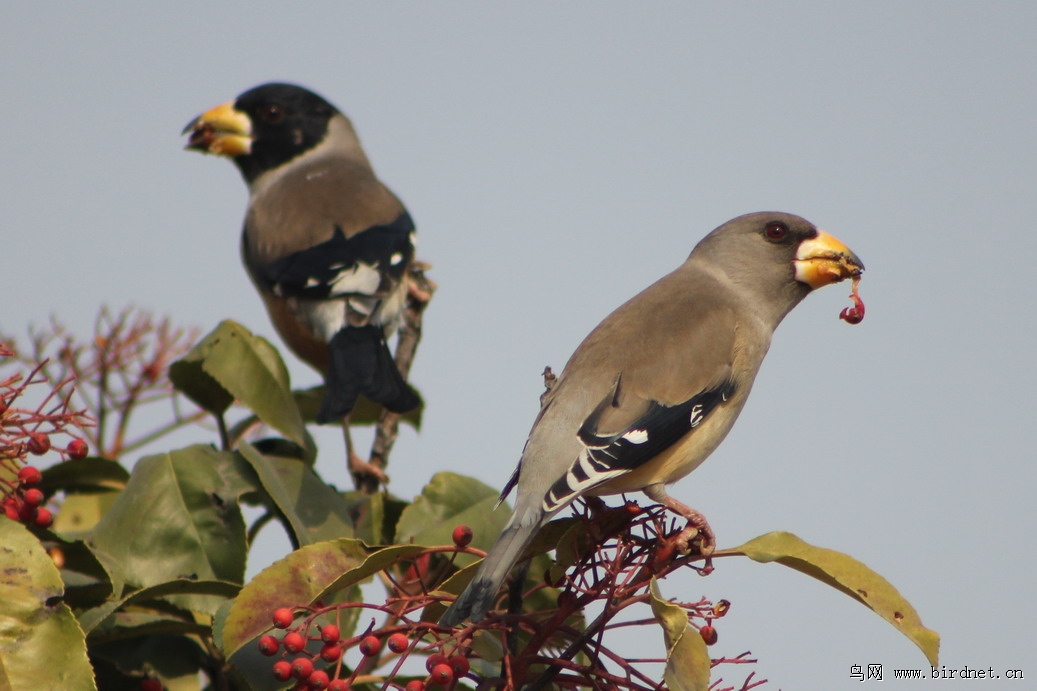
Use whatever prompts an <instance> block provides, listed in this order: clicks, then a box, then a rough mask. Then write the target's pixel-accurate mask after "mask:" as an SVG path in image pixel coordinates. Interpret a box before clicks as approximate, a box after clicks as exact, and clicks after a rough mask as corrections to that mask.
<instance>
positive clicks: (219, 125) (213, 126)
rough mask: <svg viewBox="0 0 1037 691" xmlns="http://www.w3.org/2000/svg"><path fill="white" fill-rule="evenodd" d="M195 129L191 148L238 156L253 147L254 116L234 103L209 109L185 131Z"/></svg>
mask: <svg viewBox="0 0 1037 691" xmlns="http://www.w3.org/2000/svg"><path fill="white" fill-rule="evenodd" d="M188 132H190V133H191V137H190V139H188V140H187V146H186V147H184V148H186V149H188V150H193V151H201V152H202V153H209V154H216V155H217V156H226V157H227V158H234V157H235V156H242V155H245V154H248V153H249V152H251V151H252V120H251V119H249V117H248V115H246V114H245V113H243V112H241V111H240V110H235V109H234V103H233V102H228V103H224V104H222V105H218V106H216V107H215V108H213V109H211V110H207V111H205V112H204V113H202V114H201V115H199V116H198V117H196V118H195V119H194V120H192V121H191V122H190V123H189V124H188V125H187V127H185V128H184V131H183V132H181V134H187V133H188Z"/></svg>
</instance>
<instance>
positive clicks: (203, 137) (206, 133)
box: [183, 83, 348, 183]
mask: <svg viewBox="0 0 1037 691" xmlns="http://www.w3.org/2000/svg"><path fill="white" fill-rule="evenodd" d="M336 116H338V117H339V118H341V119H342V120H345V118H344V116H342V115H341V114H340V113H339V111H338V110H337V109H336V108H335V106H333V105H331V104H330V103H328V102H327V101H326V100H324V99H323V98H321V97H320V96H318V95H317V94H315V93H313V92H312V91H309V90H308V89H304V88H302V87H300V86H295V85H294V84H282V83H271V84H263V85H261V86H257V87H255V88H253V89H249V90H248V91H246V92H245V93H243V94H241V95H240V96H238V97H237V98H236V99H234V100H233V101H230V102H228V103H224V104H221V105H219V106H216V107H215V108H212V109H210V110H207V111H206V112H204V113H202V114H201V115H199V116H198V117H196V118H194V119H193V120H192V121H191V122H190V123H188V125H187V127H185V128H184V131H183V134H189V135H190V136H189V139H188V141H187V146H186V148H187V149H188V150H193V151H201V152H203V153H210V154H216V155H219V156H226V157H228V158H230V159H231V160H233V161H234V163H235V164H236V165H237V166H238V168H239V169H240V170H241V174H242V175H243V176H244V177H245V180H246V181H247V182H249V183H251V182H252V181H253V180H255V179H256V178H257V177H259V176H260V175H262V174H263V173H264V172H266V171H268V170H273V169H275V168H277V167H279V166H281V165H283V164H285V163H287V162H288V161H291V160H292V159H294V158H296V157H298V156H300V155H302V154H304V153H306V152H307V151H310V150H312V149H314V148H316V147H317V146H319V145H320V144H321V142H323V141H324V140H325V138H326V137H327V136H328V132H329V125H330V122H331V121H332V119H333V118H335V117H336ZM346 122H347V124H348V121H346Z"/></svg>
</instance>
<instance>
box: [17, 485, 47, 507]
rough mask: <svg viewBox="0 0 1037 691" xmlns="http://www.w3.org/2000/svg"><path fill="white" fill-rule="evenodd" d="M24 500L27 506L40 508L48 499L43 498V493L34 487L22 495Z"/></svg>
mask: <svg viewBox="0 0 1037 691" xmlns="http://www.w3.org/2000/svg"><path fill="white" fill-rule="evenodd" d="M22 499H24V500H25V503H26V504H30V505H31V506H39V505H40V504H42V503H43V502H44V500H45V499H46V497H45V496H43V492H41V491H39V490H38V489H36V488H35V487H32V488H30V489H27V490H25V491H24V492H23V493H22Z"/></svg>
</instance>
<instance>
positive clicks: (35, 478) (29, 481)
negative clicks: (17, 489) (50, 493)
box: [18, 465, 43, 487]
mask: <svg viewBox="0 0 1037 691" xmlns="http://www.w3.org/2000/svg"><path fill="white" fill-rule="evenodd" d="M18 481H19V482H21V483H22V485H23V486H25V487H32V486H34V485H38V484H40V482H42V481H43V473H41V472H40V469H39V468H37V467H35V466H31V465H27V466H25V467H24V468H22V469H21V470H19V471H18Z"/></svg>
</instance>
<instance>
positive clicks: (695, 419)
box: [688, 403, 702, 429]
mask: <svg viewBox="0 0 1037 691" xmlns="http://www.w3.org/2000/svg"><path fill="white" fill-rule="evenodd" d="M688 420H689V421H690V422H691V428H692V429H694V428H696V427H698V426H699V423H701V422H702V405H701V404H699V403H696V404H695V405H693V406H692V407H691V414H690V415H689V416H688Z"/></svg>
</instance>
